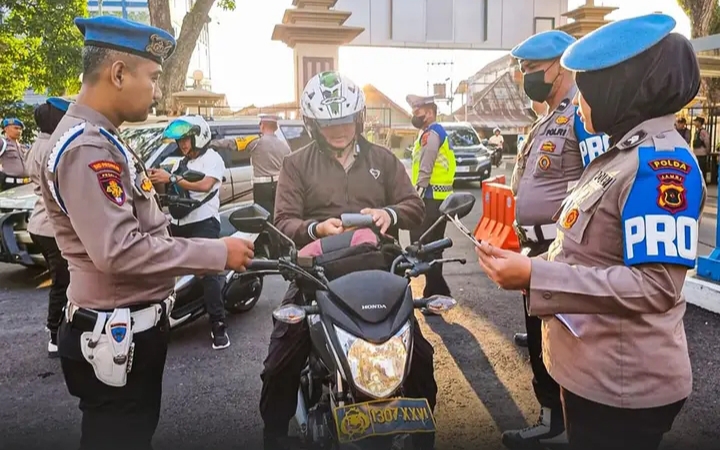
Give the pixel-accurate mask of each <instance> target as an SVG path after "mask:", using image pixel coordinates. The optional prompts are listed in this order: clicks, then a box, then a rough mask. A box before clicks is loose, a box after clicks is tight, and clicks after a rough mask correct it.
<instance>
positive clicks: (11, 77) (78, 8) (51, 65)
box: [0, 0, 87, 139]
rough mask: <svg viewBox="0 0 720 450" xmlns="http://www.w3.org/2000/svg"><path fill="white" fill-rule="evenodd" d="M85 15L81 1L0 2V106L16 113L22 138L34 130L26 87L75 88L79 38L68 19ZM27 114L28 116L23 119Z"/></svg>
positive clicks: (6, 112) (52, 92) (8, 113)
mask: <svg viewBox="0 0 720 450" xmlns="http://www.w3.org/2000/svg"><path fill="white" fill-rule="evenodd" d="M78 16H87V1H85V0H0V55H2V57H0V110H2V112H3V116H4V117H7V116H16V117H20V118H21V119H22V120H23V121H24V122H25V125H26V129H25V133H24V134H23V137H24V138H26V139H28V138H30V137H31V136H32V134H33V131H34V122H33V121H32V120H29V121H28V120H27V119H31V118H32V115H31V112H32V107H28V106H27V105H24V104H23V103H22V102H21V101H20V100H22V98H23V95H24V93H25V91H26V90H27V89H33V90H35V91H36V92H43V93H45V92H46V93H47V94H48V95H68V94H74V93H77V92H78V91H79V89H80V80H79V76H80V73H81V71H82V57H81V54H82V46H83V38H82V35H81V34H80V32H79V31H78V30H77V28H76V27H75V24H74V23H73V19H74V18H75V17H78ZM28 112H30V117H28Z"/></svg>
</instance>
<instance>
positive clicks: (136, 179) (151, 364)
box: [40, 16, 253, 450]
mask: <svg viewBox="0 0 720 450" xmlns="http://www.w3.org/2000/svg"><path fill="white" fill-rule="evenodd" d="M75 24H76V25H77V27H78V28H79V29H80V32H81V33H82V34H83V35H84V37H85V48H84V49H83V86H82V89H81V90H80V94H79V95H78V97H77V99H76V101H75V104H73V105H71V106H70V107H69V108H68V111H67V113H66V114H65V117H63V118H62V120H61V121H60V123H59V124H58V126H57V128H56V129H55V131H54V132H53V134H52V135H51V137H50V139H49V140H48V143H47V146H48V149H49V151H48V152H47V155H46V156H45V158H44V160H43V164H42V167H44V170H43V171H42V173H41V174H40V186H41V190H42V196H43V200H44V202H45V207H46V210H47V214H48V218H49V220H50V222H51V223H52V226H53V229H54V231H55V239H56V241H57V245H58V247H59V248H60V250H61V251H62V254H63V256H65V258H66V259H67V261H68V265H69V268H70V273H71V276H70V285H69V287H68V290H67V297H68V304H67V306H66V308H65V317H64V318H63V320H62V323H61V324H60V329H59V331H58V352H59V354H60V361H61V365H62V370H63V375H64V377H65V383H66V385H67V387H68V391H69V392H70V394H71V395H73V396H75V397H78V398H79V399H80V405H79V407H80V409H81V410H82V413H83V418H82V434H81V438H80V449H81V450H91V449H92V450H95V449H103V450H107V449H112V450H116V449H117V450H120V449H122V450H128V449H133V450H150V449H151V448H152V446H151V440H152V436H153V434H154V433H155V428H156V427H157V424H158V419H159V417H160V402H161V398H162V378H163V371H164V368H165V358H166V355H167V346H168V337H169V331H170V330H169V324H168V315H169V312H170V310H171V309H172V306H173V302H174V294H173V286H174V284H175V277H177V276H180V275H185V274H190V273H192V274H197V275H205V274H208V273H219V272H222V271H223V270H224V269H234V270H244V268H245V266H246V265H247V262H248V260H249V258H251V257H252V256H253V253H252V248H253V246H252V243H250V242H247V241H243V240H242V239H236V238H224V239H200V238H197V239H181V238H171V237H170V236H169V235H168V219H167V218H166V217H165V215H164V214H163V212H162V211H161V210H160V208H159V206H158V203H157V199H156V195H155V191H154V189H153V185H152V182H151V181H150V178H149V175H148V173H147V170H146V168H145V166H144V164H143V162H142V160H141V159H140V158H139V157H138V156H137V155H136V154H135V153H134V152H133V151H132V150H131V149H129V148H127V147H126V145H125V144H124V143H123V142H122V140H121V139H120V138H119V137H118V127H119V126H120V125H121V124H122V123H124V122H126V121H127V122H142V121H144V120H146V119H147V117H148V113H149V111H150V107H151V105H152V104H153V102H156V101H158V100H159V99H160V97H161V95H162V94H161V92H160V91H159V89H158V87H157V80H158V78H159V76H160V73H161V72H162V63H163V62H164V61H165V59H166V58H167V57H169V56H170V55H171V53H172V52H173V50H174V48H175V39H173V37H172V36H171V35H170V34H168V33H167V32H166V31H164V30H161V29H158V28H154V27H150V26H146V25H143V24H140V23H136V22H131V21H127V20H123V19H120V18H117V17H114V16H99V17H94V18H91V19H87V18H77V19H75Z"/></svg>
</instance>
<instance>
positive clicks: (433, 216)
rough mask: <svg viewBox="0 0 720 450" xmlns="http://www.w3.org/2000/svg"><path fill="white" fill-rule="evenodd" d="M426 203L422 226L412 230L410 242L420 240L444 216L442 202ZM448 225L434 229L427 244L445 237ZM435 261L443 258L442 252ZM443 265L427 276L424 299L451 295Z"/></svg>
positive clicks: (431, 201)
mask: <svg viewBox="0 0 720 450" xmlns="http://www.w3.org/2000/svg"><path fill="white" fill-rule="evenodd" d="M423 202H425V217H424V218H423V221H422V224H420V226H419V227H418V228H415V229H413V230H410V240H411V241H412V242H416V241H417V240H418V239H420V236H422V235H423V233H425V231H427V229H428V228H430V227H431V226H432V224H434V223H435V221H436V220H438V218H439V217H440V216H441V215H442V214H440V210H439V208H440V205H441V204H442V200H434V199H431V198H425V199H423ZM446 225H447V223H446V222H443V223H442V224H440V225H438V226H437V227H435V229H433V231H432V232H430V234H429V235H428V237H427V238H426V243H427V242H432V241H437V240H439V239H442V238H444V237H445V227H446ZM434 258H435V259H440V258H442V252H439V253H437V254H435V255H434ZM442 266H443V265H442V264H435V265H433V268H432V269H431V270H430V271H429V272H427V273H426V274H425V289H424V290H423V297H430V296H432V295H450V287H449V286H448V284H447V282H446V281H445V277H443V273H442V269H443V267H442Z"/></svg>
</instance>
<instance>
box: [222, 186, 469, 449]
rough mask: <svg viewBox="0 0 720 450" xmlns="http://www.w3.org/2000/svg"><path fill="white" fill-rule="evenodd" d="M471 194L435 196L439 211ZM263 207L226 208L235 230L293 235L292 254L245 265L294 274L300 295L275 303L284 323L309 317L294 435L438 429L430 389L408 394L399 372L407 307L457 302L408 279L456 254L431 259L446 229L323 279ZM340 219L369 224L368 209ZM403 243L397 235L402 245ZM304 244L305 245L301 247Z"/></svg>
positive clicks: (408, 338)
mask: <svg viewBox="0 0 720 450" xmlns="http://www.w3.org/2000/svg"><path fill="white" fill-rule="evenodd" d="M474 202H475V198H474V197H473V196H472V194H468V193H455V194H452V195H451V196H450V197H448V198H447V199H446V200H445V201H444V202H443V203H442V205H441V206H440V211H441V212H442V213H443V216H442V217H441V218H440V219H439V220H438V221H437V222H436V223H435V224H434V226H437V225H439V224H440V223H441V222H442V221H444V220H447V219H448V217H450V216H455V217H456V218H457V217H458V216H460V217H464V216H465V215H467V214H468V213H469V212H470V210H471V209H472V207H473V205H474ZM268 216H269V213H268V212H267V211H265V210H264V209H263V208H262V207H260V206H258V205H249V206H246V207H243V208H240V209H238V210H236V211H235V212H233V214H231V215H230V223H232V225H233V226H234V227H235V228H236V229H237V230H239V231H243V232H248V233H257V232H261V231H265V230H267V231H270V232H272V233H273V234H278V235H279V236H280V237H281V238H282V239H283V240H284V241H285V242H289V247H290V252H289V255H288V256H282V257H279V258H278V259H275V260H253V261H252V262H251V263H250V265H249V267H248V268H247V270H248V272H255V271H259V272H260V273H279V274H281V275H282V276H283V278H285V279H286V280H295V281H296V282H297V285H298V287H299V288H300V292H301V293H302V297H303V299H302V301H301V302H300V304H297V305H295V304H288V305H285V306H281V307H279V308H277V309H276V310H275V311H274V312H273V317H274V319H275V320H279V321H281V322H284V323H288V324H298V323H300V322H302V321H307V324H308V328H309V330H310V338H311V342H312V348H311V352H310V356H309V358H308V360H307V364H306V366H305V368H304V369H303V371H302V373H301V382H300V388H299V390H298V393H297V397H298V399H297V411H296V414H295V420H296V421H297V423H298V425H299V428H300V439H301V441H303V444H304V445H305V446H306V447H307V448H314V449H333V450H335V449H390V448H393V449H405V450H408V449H412V448H413V442H412V441H413V440H412V439H411V438H410V437H411V435H412V434H415V433H433V432H435V431H436V430H435V419H434V417H433V412H432V410H431V409H430V407H429V405H428V402H427V400H426V399H420V398H406V397H404V395H403V394H404V386H403V385H404V382H405V380H406V378H407V375H408V371H409V369H410V359H411V355H412V349H413V336H414V335H413V327H415V326H418V325H417V322H416V321H415V320H414V315H413V310H414V309H419V308H420V309H421V308H424V309H426V310H427V311H429V312H430V313H432V314H442V313H444V312H445V311H448V310H449V309H451V308H453V307H454V306H455V305H456V301H455V300H454V299H453V298H451V297H446V296H438V295H436V296H432V297H430V298H420V299H413V297H412V290H411V288H410V279H411V278H413V277H417V276H419V275H421V274H424V273H426V272H427V271H428V270H429V269H430V268H431V267H432V266H433V265H434V264H437V263H449V262H460V263H462V264H465V260H464V259H462V258H448V259H440V260H433V259H432V255H433V253H434V252H437V251H440V250H443V249H446V248H449V247H451V246H452V245H453V242H452V240H451V239H449V238H444V239H441V240H439V241H435V242H430V243H425V241H426V237H427V236H428V234H429V232H430V230H428V232H426V233H425V234H424V235H423V236H422V237H421V238H420V239H419V241H418V242H416V243H414V244H412V245H410V246H408V247H407V248H406V249H405V250H404V251H400V252H399V253H400V254H399V256H397V258H395V260H394V261H393V263H392V266H391V269H390V271H389V272H387V271H382V270H361V271H356V272H351V273H349V274H347V275H343V276H340V277H338V278H336V279H334V280H332V281H328V279H327V277H326V276H325V274H324V269H323V268H322V267H320V266H318V265H316V263H315V258H314V257H309V256H298V252H297V250H296V249H295V246H294V245H293V243H292V241H291V240H290V239H289V238H288V237H287V236H285V235H283V234H282V233H281V232H280V231H279V230H277V229H276V228H275V227H273V226H272V225H271V224H269V223H268V222H267V219H268ZM340 219H341V220H342V222H343V227H344V228H348V227H350V228H352V227H355V228H370V229H373V227H374V224H373V219H372V217H371V216H367V215H361V214H343V215H342V216H341V218H340ZM398 247H399V245H398ZM301 253H302V252H301Z"/></svg>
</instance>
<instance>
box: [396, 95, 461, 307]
mask: <svg viewBox="0 0 720 450" xmlns="http://www.w3.org/2000/svg"><path fill="white" fill-rule="evenodd" d="M406 100H407V102H408V104H409V105H410V107H411V108H412V112H413V116H412V124H413V126H414V127H415V128H418V129H419V130H421V132H420V134H419V135H418V139H417V141H415V146H414V148H413V152H412V177H411V178H412V183H413V185H414V186H415V189H416V190H417V192H418V195H420V198H422V199H423V202H424V203H425V218H424V219H423V221H422V224H420V226H419V227H416V228H415V229H412V230H410V240H411V241H412V242H413V243H414V242H417V240H418V239H420V237H421V236H422V235H423V233H425V231H427V230H428V229H429V228H430V227H431V226H432V225H433V224H434V223H435V221H437V219H438V218H439V217H440V211H439V208H440V204H441V203H442V202H443V200H445V199H446V198H448V197H449V196H450V194H452V193H453V182H454V180H455V153H453V151H452V149H451V148H450V143H449V141H448V134H447V132H446V131H445V129H444V128H443V127H442V125H440V124H439V123H437V122H436V121H435V120H436V118H437V105H436V104H435V100H434V97H432V96H430V97H420V96H418V95H408V96H407V98H406ZM443 236H445V223H442V224H440V225H439V226H436V227H435V228H434V229H433V230H432V231H431V232H430V234H428V236H427V238H426V239H425V242H432V241H435V240H438V239H442V238H443ZM435 258H437V259H440V258H442V252H440V253H439V254H437V255H435ZM432 295H450V287H448V285H447V282H446V281H445V277H443V274H442V264H435V265H434V266H433V269H432V270H431V271H430V272H428V273H427V274H426V275H425V290H424V291H423V296H425V297H430V296H432Z"/></svg>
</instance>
